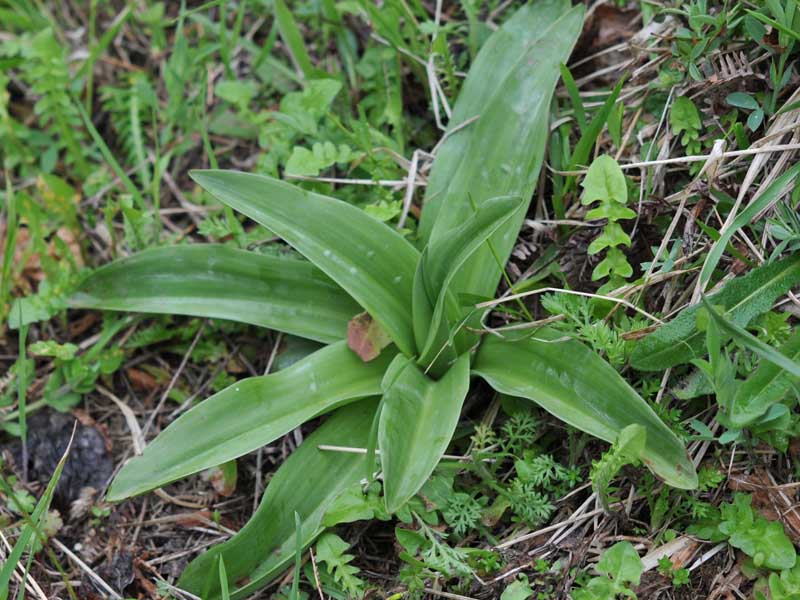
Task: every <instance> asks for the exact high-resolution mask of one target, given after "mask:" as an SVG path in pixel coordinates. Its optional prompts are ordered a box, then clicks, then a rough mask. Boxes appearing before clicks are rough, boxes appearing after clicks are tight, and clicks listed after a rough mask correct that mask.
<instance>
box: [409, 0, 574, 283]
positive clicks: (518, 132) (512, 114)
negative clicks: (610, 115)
mask: <svg viewBox="0 0 800 600" xmlns="http://www.w3.org/2000/svg"><path fill="white" fill-rule="evenodd" d="M545 6H546V7H548V8H543V9H541V10H542V11H543V12H539V11H538V10H536V9H534V10H533V11H532V12H530V13H525V12H523V15H525V14H528V15H529V17H530V18H531V21H530V23H529V26H530V27H531V30H532V32H531V33H529V34H528V35H527V36H526V35H525V34H519V33H517V34H516V35H522V36H523V37H522V38H521V39H522V40H524V41H522V42H521V43H520V44H519V45H517V43H518V42H514V43H511V44H509V47H508V48H510V49H512V51H510V52H508V54H505V55H504V56H503V58H502V59H500V61H499V62H500V64H504V65H506V64H510V63H511V61H513V66H511V67H510V68H508V69H506V68H501V70H502V71H503V73H507V74H506V75H505V77H504V78H503V79H502V80H500V79H499V78H496V77H494V76H493V77H490V78H489V79H488V80H487V78H486V76H485V75H484V74H483V69H482V68H480V69H479V68H477V67H476V68H474V69H472V70H470V74H469V76H468V78H467V82H465V84H464V90H463V92H462V94H461V98H466V99H465V100H463V102H464V103H465V104H466V105H467V106H468V109H469V110H467V109H464V110H463V112H462V109H461V108H460V106H459V104H461V102H462V100H461V98H460V99H459V103H457V105H456V110H455V116H454V118H453V123H458V122H459V121H458V119H459V117H460V116H461V115H464V113H467V114H466V115H464V118H465V119H466V118H469V117H474V116H476V115H480V117H479V118H478V120H477V121H476V122H475V123H472V124H470V125H469V126H467V127H465V128H463V129H462V130H460V131H459V132H458V133H455V134H453V135H452V136H450V137H449V138H448V141H447V142H446V143H445V145H444V146H443V147H442V148H441V149H440V153H445V158H444V159H441V160H440V159H439V158H437V160H436V161H435V163H434V167H433V171H432V173H431V180H430V184H429V186H428V190H427V192H426V206H425V208H424V210H423V212H422V220H421V223H420V231H421V235H422V236H423V239H427V241H428V242H432V241H436V240H437V239H440V238H441V237H443V236H444V235H446V234H447V233H448V232H449V231H451V230H452V229H454V228H456V227H459V226H460V225H461V224H462V223H463V222H464V221H466V219H467V218H468V217H469V215H470V214H471V213H472V210H473V209H472V203H474V204H475V205H476V206H481V205H482V204H483V203H484V202H486V201H488V200H489V199H490V198H494V197H497V196H520V197H521V198H523V199H524V202H523V203H522V205H521V206H520V207H519V208H518V209H517V210H516V211H515V212H514V213H513V215H512V217H511V218H510V219H509V220H508V221H507V222H506V223H505V225H504V226H503V227H501V228H499V229H498V230H497V232H495V234H494V235H493V236H492V238H491V240H492V247H493V250H494V251H493V250H492V249H491V248H490V247H489V245H488V244H487V245H486V246H484V247H482V248H481V249H480V250H478V251H477V252H476V253H475V254H474V255H473V256H472V257H471V258H470V259H469V260H468V261H467V264H466V265H465V267H464V268H463V269H461V271H460V272H459V273H458V274H457V275H456V278H455V287H454V289H455V291H456V292H457V293H468V294H477V295H482V296H488V295H491V294H494V292H495V290H496V288H497V283H498V281H499V279H500V276H501V274H502V269H503V267H504V265H505V263H506V260H507V259H508V257H509V255H510V253H511V250H512V248H513V246H514V243H515V242H516V237H517V233H518V232H519V228H520V226H521V225H522V221H523V219H524V218H525V212H526V210H527V207H528V205H529V202H530V198H531V196H532V194H533V189H534V187H535V185H536V182H537V181H538V178H539V169H540V168H541V164H542V159H543V156H544V148H545V142H546V140H547V135H546V132H547V128H548V123H549V117H550V101H551V99H552V95H553V91H554V89H555V86H556V82H557V81H558V79H559V77H560V65H561V63H563V62H566V61H567V59H568V58H569V55H570V53H571V52H572V47H573V46H574V44H575V41H576V39H577V37H578V35H579V34H580V31H581V26H582V23H583V13H584V11H583V7H582V6H576V7H575V8H573V9H570V10H568V11H567V12H563V8H564V4H562V3H559V2H553V3H547V4H546V5H545ZM562 13H563V14H562ZM531 15H536V17H532V16H531ZM544 15H547V17H548V18H542V17H543V16H544ZM556 15H558V16H556ZM553 17H555V18H553ZM524 19H525V17H523V20H524ZM545 23H546V24H547V25H545ZM545 27H546V28H545ZM533 32H535V33H533ZM508 48H507V49H508ZM514 50H521V51H520V52H519V53H518V54H517V53H516V52H514ZM490 51H492V48H490ZM483 53H484V52H483V51H482V52H481V53H480V54H479V56H478V58H477V59H476V65H481V66H482V65H483V62H482V60H481V54H483ZM491 53H493V52H491ZM487 54H490V52H488V51H487ZM492 60H495V61H497V60H498V58H497V57H494V58H493V59H492ZM495 64H497V63H495ZM494 68H496V67H494ZM470 79H472V81H470ZM487 81H492V82H493V83H494V85H491V86H490V85H487ZM481 86H483V87H485V88H489V89H490V92H491V94H487V93H486V92H485V91H482V92H474V91H473V90H474V89H475V88H477V87H481ZM473 93H474V94H476V96H475V98H474V99H473V98H472V97H471V96H472V94H473ZM450 152H452V153H456V152H457V153H458V158H453V157H450V156H448V153H450ZM456 161H458V164H457V165H454V164H453V163H454V162H456Z"/></svg>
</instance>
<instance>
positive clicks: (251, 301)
mask: <svg viewBox="0 0 800 600" xmlns="http://www.w3.org/2000/svg"><path fill="white" fill-rule="evenodd" d="M70 306H72V307H74V308H100V309H106V310H126V311H139V312H148V313H161V314H171V315H172V314H178V315H192V316H198V317H212V318H218V319H230V320H232V321H239V322H241V323H250V324H252V325H259V326H261V327H269V328H270V329H276V330H278V331H284V332H286V333H291V334H294V335H298V336H301V337H305V338H309V339H313V340H317V341H321V342H335V341H338V340H342V339H344V338H345V337H346V335H347V322H348V321H349V320H350V319H351V318H352V317H353V316H354V315H356V314H358V313H359V312H361V310H362V309H361V307H360V306H359V305H358V304H357V303H356V301H355V300H353V299H352V298H350V296H348V295H347V294H346V293H345V292H344V291H342V289H341V288H340V287H339V286H338V285H336V284H335V283H334V282H333V281H331V280H330V279H329V278H328V277H327V276H326V275H325V274H324V273H322V272H321V271H320V270H319V269H317V268H316V267H314V265H312V264H311V263H309V262H306V261H303V260H298V259H291V258H279V257H272V256H264V255H261V254H256V253H255V252H246V251H244V250H234V249H232V248H228V247H226V246H222V245H217V244H202V245H199V244H198V245H195V246H174V247H170V248H155V249H152V250H145V251H144V252H140V253H139V254H134V255H133V256H130V257H128V258H123V259H120V260H117V261H115V262H113V263H111V264H108V265H105V266H103V267H101V268H99V269H98V270H97V271H95V272H94V273H92V274H91V275H90V276H89V277H88V278H87V279H86V280H85V281H84V282H83V283H82V284H81V286H80V288H79V289H78V291H77V292H76V293H75V294H74V295H73V296H72V297H71V298H70Z"/></svg>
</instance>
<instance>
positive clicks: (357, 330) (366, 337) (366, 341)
mask: <svg viewBox="0 0 800 600" xmlns="http://www.w3.org/2000/svg"><path fill="white" fill-rule="evenodd" d="M390 343H391V340H390V339H389V336H388V335H386V333H385V332H384V331H383V329H382V328H381V326H380V325H379V324H378V322H377V321H374V320H373V319H372V317H371V316H370V315H369V313H366V312H363V313H361V314H358V315H356V316H355V317H353V318H352V319H350V322H349V323H348V324H347V345H348V346H349V347H350V349H351V350H352V351H353V352H355V353H356V354H358V356H359V357H360V358H361V360H363V361H364V362H369V361H371V360H373V359H374V358H377V357H378V355H379V354H380V353H381V350H382V349H383V348H385V347H386V346H388V345H389V344H390Z"/></svg>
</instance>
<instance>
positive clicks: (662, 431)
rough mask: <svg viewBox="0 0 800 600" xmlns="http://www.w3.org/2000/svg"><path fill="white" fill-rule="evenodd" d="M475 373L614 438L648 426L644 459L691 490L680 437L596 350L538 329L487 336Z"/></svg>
mask: <svg viewBox="0 0 800 600" xmlns="http://www.w3.org/2000/svg"><path fill="white" fill-rule="evenodd" d="M473 371H474V372H475V373H476V374H478V375H480V376H481V377H483V378H484V379H485V380H486V381H488V382H489V384H490V385H491V386H492V387H493V388H494V389H496V390H497V391H499V392H502V393H504V394H510V395H513V396H520V397H523V398H528V399H529V400H533V401H534V402H536V403H537V404H539V405H540V406H541V407H542V408H544V409H545V410H546V411H548V412H549V413H551V414H553V415H554V416H556V417H558V418H559V419H561V420H562V421H565V422H566V423H569V424H570V425H572V426H573V427H576V428H578V429H580V430H581V431H585V432H586V433H589V434H591V435H593V436H595V437H599V438H600V439H603V440H606V441H607V442H613V441H614V440H615V439H616V437H617V436H618V435H619V433H620V432H621V431H622V430H623V429H625V427H627V426H628V425H632V424H639V425H641V426H642V427H644V428H645V429H646V430H647V439H646V444H645V449H644V451H643V452H642V455H641V457H640V458H641V460H642V462H643V463H644V464H645V465H647V467H648V468H650V470H651V471H653V472H654V473H655V474H656V475H658V476H659V477H660V478H662V479H663V480H664V481H666V482H667V483H668V484H669V485H671V486H674V487H677V488H682V489H693V488H695V487H697V474H696V473H695V469H694V465H693V464H692V461H691V460H689V456H688V455H687V453H686V450H685V449H684V447H683V445H682V444H681V442H680V441H679V440H678V438H677V436H676V435H675V434H674V433H673V432H672V431H671V430H670V429H669V428H668V427H667V426H666V425H664V423H663V422H662V421H661V419H659V418H658V416H657V415H656V414H655V413H654V412H653V409H651V408H650V406H648V404H647V403H646V402H645V401H644V400H643V399H642V398H641V396H639V394H637V393H636V392H635V391H634V389H633V388H632V387H631V386H629V385H628V384H627V382H626V381H625V380H624V379H623V378H622V377H620V376H619V374H618V373H617V372H616V371H615V370H614V369H613V368H612V367H611V366H610V365H609V364H608V363H607V362H606V361H604V360H603V359H601V358H600V357H599V356H597V355H596V354H595V353H594V352H592V351H591V350H589V349H588V348H586V346H584V345H583V344H580V343H578V342H576V341H573V340H567V341H560V339H559V334H558V333H556V332H554V331H550V330H548V329H540V330H537V331H536V333H535V337H526V336H525V335H523V334H521V333H514V332H506V334H505V337H504V338H498V337H495V336H487V338H486V339H485V340H484V342H483V344H482V345H481V347H480V350H479V351H478V355H477V358H476V360H475V365H474V367H473Z"/></svg>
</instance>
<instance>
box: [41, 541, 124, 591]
mask: <svg viewBox="0 0 800 600" xmlns="http://www.w3.org/2000/svg"><path fill="white" fill-rule="evenodd" d="M50 542H51V543H52V544H53V545H55V546H56V547H57V548H58V549H59V550H61V552H63V553H64V554H66V555H67V558H69V559H70V560H71V561H72V562H74V563H75V564H76V565H78V567H80V569H81V570H82V571H83V572H84V573H86V574H87V575H88V576H89V577H91V578H92V580H93V581H94V582H95V583H96V584H97V585H99V586H100V587H101V588H103V590H105V591H106V593H107V594H108V597H109V598H114V599H115V600H122V596H120V595H119V594H118V593H117V592H115V591H114V588H112V587H111V586H110V585H108V584H107V583H106V582H105V581H104V580H103V578H102V577H100V575H98V574H97V573H95V572H94V571H93V570H92V568H91V567H90V566H89V565H87V564H86V563H85V562H83V561H82V560H81V559H80V558H78V556H77V555H76V554H75V553H74V552H72V550H70V549H69V548H67V547H66V546H65V545H64V544H62V543H61V542H60V541H58V539H57V538H53V539H51V540H50Z"/></svg>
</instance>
